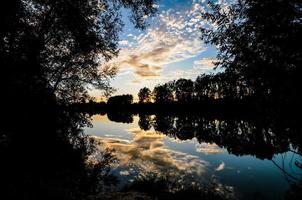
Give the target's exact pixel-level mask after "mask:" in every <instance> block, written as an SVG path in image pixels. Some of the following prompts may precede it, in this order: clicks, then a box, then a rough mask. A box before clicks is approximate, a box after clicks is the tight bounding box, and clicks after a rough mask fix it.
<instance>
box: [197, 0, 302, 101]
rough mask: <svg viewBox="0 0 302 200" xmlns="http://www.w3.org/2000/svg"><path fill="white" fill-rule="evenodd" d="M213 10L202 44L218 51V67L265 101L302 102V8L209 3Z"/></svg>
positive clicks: (293, 3) (283, 0)
mask: <svg viewBox="0 0 302 200" xmlns="http://www.w3.org/2000/svg"><path fill="white" fill-rule="evenodd" d="M209 7H210V9H207V10H206V11H205V12H204V13H203V14H202V17H203V19H204V20H205V21H207V22H208V24H207V25H205V26H204V27H203V28H202V29H201V31H202V39H204V40H205V41H206V42H207V43H211V44H213V45H215V46H216V47H217V48H218V60H219V61H218V62H217V64H216V66H217V67H222V68H224V69H225V70H226V72H227V73H232V74H234V75H233V76H234V77H236V78H237V83H238V82H240V83H243V85H245V86H248V87H249V88H250V90H252V91H253V92H254V93H255V94H256V95H258V96H260V97H261V98H262V99H264V98H266V97H271V98H273V99H274V98H275V99H276V98H278V97H277V96H283V97H285V96H286V97H289V98H291V99H297V98H295V95H297V94H298V93H299V92H298V91H299V90H300V89H299V88H298V87H297V86H298V85H301V82H300V80H299V77H300V76H301V64H302V60H301V57H302V46H301V45H300V44H301V35H302V20H301V16H302V9H301V8H302V2H301V1H300V0H280V1H274V0H268V1H257V0H238V1H233V2H232V3H230V4H229V5H228V6H223V5H219V4H218V3H213V2H210V3H209ZM239 86H240V85H239ZM249 92H251V91H249Z"/></svg>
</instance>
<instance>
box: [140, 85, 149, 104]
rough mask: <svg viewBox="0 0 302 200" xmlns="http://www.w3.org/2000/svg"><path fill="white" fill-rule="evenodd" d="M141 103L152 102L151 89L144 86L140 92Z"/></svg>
mask: <svg viewBox="0 0 302 200" xmlns="http://www.w3.org/2000/svg"><path fill="white" fill-rule="evenodd" d="M138 98H139V103H149V102H151V90H150V89H149V88H147V87H144V88H142V89H140V90H139V93H138Z"/></svg>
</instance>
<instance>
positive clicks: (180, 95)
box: [174, 79, 194, 102]
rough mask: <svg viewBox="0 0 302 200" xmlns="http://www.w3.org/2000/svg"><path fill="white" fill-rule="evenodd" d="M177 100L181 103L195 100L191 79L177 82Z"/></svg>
mask: <svg viewBox="0 0 302 200" xmlns="http://www.w3.org/2000/svg"><path fill="white" fill-rule="evenodd" d="M174 87H175V98H176V100H177V101H179V102H190V101H192V99H193V90H194V87H193V81H192V80H189V79H178V80H177V81H176V82H175V85H174Z"/></svg>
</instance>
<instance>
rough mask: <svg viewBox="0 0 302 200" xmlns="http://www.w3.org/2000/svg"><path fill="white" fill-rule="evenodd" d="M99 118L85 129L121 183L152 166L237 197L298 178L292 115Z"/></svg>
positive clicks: (279, 192) (274, 189)
mask: <svg viewBox="0 0 302 200" xmlns="http://www.w3.org/2000/svg"><path fill="white" fill-rule="evenodd" d="M112 115H116V116H112ZM124 116H125V120H123V117H124ZM98 118H99V117H98ZM104 118H105V119H106V116H103V117H102V119H101V120H100V121H97V120H94V128H92V129H86V133H88V134H91V135H97V136H98V137H96V138H97V139H98V140H99V141H100V142H101V143H102V145H100V147H99V148H100V150H101V149H103V148H109V149H114V150H115V156H116V157H117V159H118V160H119V163H118V165H117V166H116V167H115V170H114V172H113V173H114V174H116V175H117V176H119V179H121V183H123V184H124V185H125V184H126V185H127V184H128V185H129V184H130V183H132V184H134V183H135V182H137V181H141V179H144V177H146V176H148V174H150V173H151V172H152V173H153V172H154V173H155V174H157V175H158V176H160V177H165V176H169V179H173V178H174V179H177V180H179V182H182V183H194V184H195V183H196V184H201V185H202V184H213V183H215V184H216V186H215V187H216V189H218V188H219V187H218V186H217V185H219V186H221V188H224V189H225V188H228V189H227V190H228V192H229V193H231V194H232V195H235V196H236V198H239V199H242V198H245V199H249V198H250V199H254V198H256V197H257V198H258V197H259V198H260V199H261V198H262V199H276V198H279V197H281V196H284V195H285V193H286V191H287V190H289V189H290V187H291V185H293V184H295V185H297V184H298V183H299V182H300V180H301V179H302V169H301V167H300V163H301V162H302V159H301V140H300V139H301V136H300V135H299V133H300V132H301V128H300V127H299V126H298V123H297V122H296V121H293V120H280V119H273V118H269V119H268V118H267V119H218V118H205V117H201V116H192V115H190V116H187V115H164V114H157V115H146V114H139V115H138V116H135V115H132V114H131V115H130V114H128V115H124V114H123V115H121V114H119V113H115V114H110V118H109V115H108V118H109V119H110V120H111V121H112V122H108V121H107V120H108V119H106V120H105V121H106V124H104V123H103V121H104ZM115 119H116V120H115ZM114 121H115V122H118V123H120V122H122V123H124V124H117V123H115V122H114ZM112 133H113V134H112ZM171 177H172V178H171ZM151 179H152V178H151ZM144 180H145V179H144ZM172 182H173V181H172ZM134 185H135V184H134ZM218 190H219V189H218ZM221 190H222V189H221ZM232 195H231V196H232Z"/></svg>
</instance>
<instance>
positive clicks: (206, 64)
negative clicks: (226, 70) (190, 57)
mask: <svg viewBox="0 0 302 200" xmlns="http://www.w3.org/2000/svg"><path fill="white" fill-rule="evenodd" d="M215 62H217V59H216V58H211V57H210V58H202V59H201V60H197V61H195V62H194V68H195V69H201V70H211V69H213V68H214V67H215Z"/></svg>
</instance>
